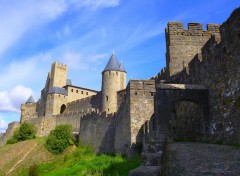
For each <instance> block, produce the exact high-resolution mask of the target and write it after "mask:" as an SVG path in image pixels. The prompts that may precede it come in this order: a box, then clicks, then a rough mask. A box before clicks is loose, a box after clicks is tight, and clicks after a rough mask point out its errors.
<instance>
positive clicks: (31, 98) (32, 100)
mask: <svg viewBox="0 0 240 176" xmlns="http://www.w3.org/2000/svg"><path fill="white" fill-rule="evenodd" d="M27 103H35V102H34V99H33V96H32V95H31V96H30V97H29V98H28V100H27V101H26V103H25V104H27Z"/></svg>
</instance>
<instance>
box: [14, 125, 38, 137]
mask: <svg viewBox="0 0 240 176" xmlns="http://www.w3.org/2000/svg"><path fill="white" fill-rule="evenodd" d="M16 135H17V136H16V137H17V139H18V141H24V140H27V139H34V138H35V137H36V129H35V127H34V126H33V125H32V124H30V123H26V122H24V123H23V124H21V126H20V128H19V131H18V133H17V134H16Z"/></svg>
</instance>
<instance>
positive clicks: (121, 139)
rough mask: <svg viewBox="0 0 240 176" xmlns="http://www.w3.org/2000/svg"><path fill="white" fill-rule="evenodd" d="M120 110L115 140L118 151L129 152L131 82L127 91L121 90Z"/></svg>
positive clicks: (116, 123)
mask: <svg viewBox="0 0 240 176" xmlns="http://www.w3.org/2000/svg"><path fill="white" fill-rule="evenodd" d="M118 100H119V101H118V104H120V105H119V108H118V112H117V114H116V118H115V142H114V148H115V152H116V153H123V154H126V155H127V154H128V153H129V150H130V147H131V129H130V84H128V86H127V88H126V91H121V93H120V92H119V98H118Z"/></svg>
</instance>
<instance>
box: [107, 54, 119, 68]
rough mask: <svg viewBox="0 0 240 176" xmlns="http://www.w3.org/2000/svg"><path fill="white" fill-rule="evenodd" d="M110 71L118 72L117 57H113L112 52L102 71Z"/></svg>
mask: <svg viewBox="0 0 240 176" xmlns="http://www.w3.org/2000/svg"><path fill="white" fill-rule="evenodd" d="M112 70H116V71H119V62H118V60H117V57H116V56H115V54H114V52H113V53H112V56H111V57H110V59H109V61H108V63H107V65H106V67H105V69H104V70H103V71H112Z"/></svg>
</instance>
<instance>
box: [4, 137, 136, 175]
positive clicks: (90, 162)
mask: <svg viewBox="0 0 240 176" xmlns="http://www.w3.org/2000/svg"><path fill="white" fill-rule="evenodd" d="M44 142H45V139H35V140H29V141H24V142H20V143H17V144H13V145H6V146H4V147H1V148H0V176H2V175H5V174H6V173H7V172H8V171H9V170H10V169H11V168H12V167H13V166H14V165H15V164H16V163H17V162H18V161H19V160H21V159H22V158H23V156H24V155H26V153H27V154H28V153H29V154H28V155H27V156H26V157H25V158H24V160H23V161H22V162H20V163H19V165H17V167H16V168H15V169H14V170H13V172H11V173H10V175H12V176H13V175H19V176H27V175H28V173H29V167H30V166H31V165H33V164H37V165H38V173H39V175H40V176H42V175H43V176H44V175H47V176H49V175H50V176H56V175H57V176H61V175H62V176H67V175H69V176H74V175H80V176H90V175H91V176H125V175H126V176H127V175H128V171H129V170H131V169H133V168H136V167H137V166H139V165H140V157H137V158H134V159H127V158H123V157H122V156H120V155H117V156H115V157H111V156H108V155H100V156H96V155H95V154H94V153H93V151H92V150H91V148H89V147H80V148H77V147H69V148H68V150H67V151H65V152H64V154H62V155H53V154H51V153H49V152H48V151H47V150H46V149H45V147H44ZM1 174H2V175H1Z"/></svg>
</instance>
